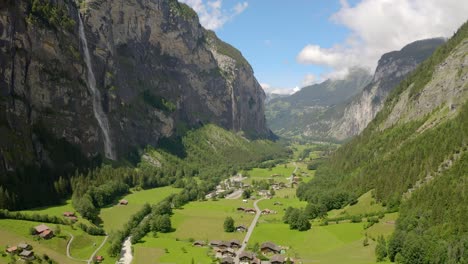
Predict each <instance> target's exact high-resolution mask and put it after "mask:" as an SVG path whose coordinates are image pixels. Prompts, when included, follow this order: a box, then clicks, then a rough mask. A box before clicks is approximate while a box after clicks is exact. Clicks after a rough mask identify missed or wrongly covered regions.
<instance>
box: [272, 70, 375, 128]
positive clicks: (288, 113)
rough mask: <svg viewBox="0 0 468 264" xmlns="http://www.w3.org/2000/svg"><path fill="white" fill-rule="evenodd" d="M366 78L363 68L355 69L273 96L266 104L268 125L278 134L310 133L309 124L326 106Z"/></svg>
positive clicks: (360, 85)
mask: <svg viewBox="0 0 468 264" xmlns="http://www.w3.org/2000/svg"><path fill="white" fill-rule="evenodd" d="M370 80H371V76H370V75H369V73H368V72H367V71H366V70H364V69H360V68H355V69H353V70H352V71H351V72H350V73H349V75H348V76H346V78H344V79H342V80H326V81H325V82H323V83H320V84H314V85H311V86H307V87H304V88H302V89H301V90H300V91H298V92H297V93H294V94H292V95H290V96H286V97H279V98H274V99H272V100H270V101H269V102H267V106H266V117H267V120H268V125H269V126H270V128H271V129H272V130H273V131H274V132H275V133H277V134H278V135H280V136H285V137H294V136H302V135H305V134H310V133H309V132H308V131H307V127H308V125H309V124H312V123H314V122H316V121H317V120H319V119H320V118H323V117H322V116H323V115H324V114H325V113H326V112H327V110H328V109H330V108H332V107H334V106H335V105H337V104H341V103H343V102H345V101H347V100H348V99H350V98H351V97H353V96H355V95H356V94H358V93H359V92H360V91H361V90H362V89H363V88H364V87H365V86H366V85H367V84H368V83H369V82H370Z"/></svg>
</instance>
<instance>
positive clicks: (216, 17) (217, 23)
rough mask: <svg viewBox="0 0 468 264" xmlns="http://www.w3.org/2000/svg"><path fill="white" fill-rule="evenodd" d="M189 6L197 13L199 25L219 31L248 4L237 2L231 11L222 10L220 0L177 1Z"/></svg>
mask: <svg viewBox="0 0 468 264" xmlns="http://www.w3.org/2000/svg"><path fill="white" fill-rule="evenodd" d="M179 1H180V2H182V3H185V4H187V5H189V6H190V7H192V8H193V10H195V12H197V14H198V16H199V18H200V24H202V26H204V27H205V28H207V29H211V30H217V29H220V28H222V27H223V26H224V24H226V22H228V21H230V20H231V19H233V18H234V17H236V16H237V15H239V14H241V13H242V12H244V11H245V9H247V7H248V6H249V3H248V2H239V3H237V4H236V5H235V6H234V7H233V8H232V9H231V10H225V9H223V1H222V0H211V1H210V0H179Z"/></svg>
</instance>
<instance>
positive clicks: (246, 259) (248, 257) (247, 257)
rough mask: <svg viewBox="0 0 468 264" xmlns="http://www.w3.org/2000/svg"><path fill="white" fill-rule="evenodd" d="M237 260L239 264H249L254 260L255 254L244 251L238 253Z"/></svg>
mask: <svg viewBox="0 0 468 264" xmlns="http://www.w3.org/2000/svg"><path fill="white" fill-rule="evenodd" d="M239 260H240V262H241V263H251V262H252V261H254V260H255V254H254V253H253V252H249V251H244V252H242V253H240V255H239Z"/></svg>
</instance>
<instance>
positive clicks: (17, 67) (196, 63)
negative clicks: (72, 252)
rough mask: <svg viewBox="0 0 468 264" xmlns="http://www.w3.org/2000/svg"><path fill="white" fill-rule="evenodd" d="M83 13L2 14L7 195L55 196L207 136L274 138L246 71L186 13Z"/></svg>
mask: <svg viewBox="0 0 468 264" xmlns="http://www.w3.org/2000/svg"><path fill="white" fill-rule="evenodd" d="M80 3H81V4H80V7H78V6H77V5H76V4H75V1H68V0H57V1H45V0H34V1H31V0H20V1H6V2H5V1H2V2H1V3H0V50H1V51H2V52H1V53H0V84H1V86H2V87H3V88H5V89H2V92H1V94H0V131H1V134H2V140H0V161H1V162H0V174H1V176H2V177H1V178H0V185H3V186H8V188H9V189H10V190H11V192H14V193H16V194H17V195H18V197H21V196H22V195H23V194H26V193H31V192H34V191H35V190H38V189H39V190H41V192H44V193H50V194H51V196H53V195H54V192H55V191H54V188H53V182H54V181H55V180H57V179H58V178H59V176H67V175H70V174H71V173H74V172H75V170H77V169H81V168H89V167H94V166H96V165H99V164H100V163H101V162H102V160H104V159H109V160H125V159H135V158H137V157H138V156H139V155H140V154H141V151H142V150H143V149H144V148H145V147H146V146H147V145H151V146H159V145H161V144H162V143H161V141H164V140H166V139H167V138H177V137H180V136H183V135H184V134H185V133H186V132H187V131H188V130H190V129H193V128H198V127H201V126H203V125H205V124H216V125H218V126H220V127H223V128H224V129H228V130H232V131H235V132H240V133H242V134H243V135H245V136H246V137H248V138H266V137H269V136H271V133H270V130H269V129H268V128H267V126H266V122H265V116H264V103H263V102H264V99H265V95H264V92H263V90H262V89H261V87H260V85H259V84H258V82H257V80H256V79H255V77H254V75H253V70H252V68H251V67H250V65H249V63H248V62H247V61H246V60H245V59H244V58H243V56H242V54H241V53H240V52H239V51H238V50H236V49H235V48H233V47H232V46H230V45H229V44H227V43H224V42H223V41H221V40H219V39H218V38H217V37H216V35H215V34H214V33H213V32H210V31H207V30H206V29H204V28H203V27H202V26H201V25H200V23H199V20H198V16H197V15H196V13H195V12H194V11H193V10H192V9H191V8H190V7H188V6H187V5H185V4H180V3H178V2H177V1H176V0H170V1H162V0H157V1H144V2H142V1H124V0H119V1H110V0H99V1H94V0H93V1H80ZM7 29H11V30H7ZM17 179H21V181H20V182H23V183H26V184H17V183H16V181H17ZM18 199H19V200H18V202H26V203H29V202H33V201H24V200H22V199H21V198H18Z"/></svg>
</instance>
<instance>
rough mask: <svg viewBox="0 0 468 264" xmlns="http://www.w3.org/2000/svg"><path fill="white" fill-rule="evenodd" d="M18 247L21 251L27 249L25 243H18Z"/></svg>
mask: <svg viewBox="0 0 468 264" xmlns="http://www.w3.org/2000/svg"><path fill="white" fill-rule="evenodd" d="M18 247H19V248H21V249H25V248H28V247H29V244H26V243H19V244H18Z"/></svg>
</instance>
